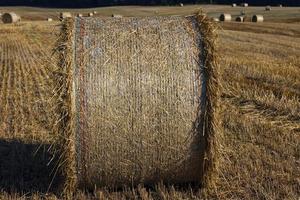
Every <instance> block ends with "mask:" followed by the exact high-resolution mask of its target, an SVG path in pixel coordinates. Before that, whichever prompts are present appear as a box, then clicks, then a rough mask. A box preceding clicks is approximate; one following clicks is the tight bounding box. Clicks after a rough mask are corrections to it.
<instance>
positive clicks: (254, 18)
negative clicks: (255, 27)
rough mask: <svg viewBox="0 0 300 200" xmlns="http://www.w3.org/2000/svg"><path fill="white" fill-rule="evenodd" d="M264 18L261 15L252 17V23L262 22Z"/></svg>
mask: <svg viewBox="0 0 300 200" xmlns="http://www.w3.org/2000/svg"><path fill="white" fill-rule="evenodd" d="M263 21H264V16H263V15H253V16H252V22H263Z"/></svg>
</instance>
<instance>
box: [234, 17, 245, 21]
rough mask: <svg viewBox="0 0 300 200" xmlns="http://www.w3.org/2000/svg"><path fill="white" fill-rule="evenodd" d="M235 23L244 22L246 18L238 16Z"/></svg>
mask: <svg viewBox="0 0 300 200" xmlns="http://www.w3.org/2000/svg"><path fill="white" fill-rule="evenodd" d="M235 21H237V22H244V16H238V17H237V18H235Z"/></svg>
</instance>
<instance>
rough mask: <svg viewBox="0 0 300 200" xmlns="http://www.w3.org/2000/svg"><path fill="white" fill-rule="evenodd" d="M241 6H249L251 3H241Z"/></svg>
mask: <svg viewBox="0 0 300 200" xmlns="http://www.w3.org/2000/svg"><path fill="white" fill-rule="evenodd" d="M241 6H242V7H248V6H249V4H248V3H241Z"/></svg>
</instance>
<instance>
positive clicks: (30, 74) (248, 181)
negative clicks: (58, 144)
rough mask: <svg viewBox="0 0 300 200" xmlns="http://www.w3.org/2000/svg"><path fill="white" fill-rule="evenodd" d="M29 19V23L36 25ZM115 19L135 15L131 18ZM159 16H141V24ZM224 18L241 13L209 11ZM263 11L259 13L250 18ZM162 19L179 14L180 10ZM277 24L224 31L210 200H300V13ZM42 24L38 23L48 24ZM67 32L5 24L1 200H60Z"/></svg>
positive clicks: (282, 14)
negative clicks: (59, 70)
mask: <svg viewBox="0 0 300 200" xmlns="http://www.w3.org/2000/svg"><path fill="white" fill-rule="evenodd" d="M3 9H5V8H1V10H3ZM26 9H28V8H26ZM26 9H24V10H25V11H23V12H24V15H25V13H27V14H26V15H25V16H30V14H28V12H26ZM110 9H112V10H113V9H119V10H117V12H119V13H122V12H123V13H126V12H128V11H127V10H128V9H130V8H128V7H124V8H108V11H107V12H109V10H110ZM149 9H150V8H144V10H143V8H142V7H140V8H139V9H138V11H137V14H136V15H147V14H149ZM153 9H154V8H153ZM164 9H165V10H164ZM176 9H182V8H176ZM195 9H198V7H195V6H194V7H192V6H189V7H187V8H186V10H184V11H182V10H179V11H178V13H179V14H184V15H185V14H188V13H189V12H190V13H191V12H192V10H195ZM222 9H223V10H224V11H228V12H235V13H238V12H239V10H236V11H233V10H232V8H228V10H226V8H224V7H220V6H216V7H213V6H212V7H209V6H204V11H207V12H208V15H209V16H215V15H216V13H217V12H219V11H220V12H221V11H222ZM256 9H257V10H256ZM258 9H259V10H258ZM261 9H262V10H263V8H249V13H251V12H263V11H260V10H261ZM19 10H21V8H19ZM133 10H134V9H133ZM158 10H159V13H161V14H162V15H167V14H173V13H176V10H175V8H170V9H167V7H166V8H164V7H162V8H159V9H158ZM47 12H48V10H47ZM49 12H51V13H52V11H49ZM53 12H54V11H53ZM76 12H77V11H76ZM112 12H115V10H114V11H112ZM141 13H142V14H141ZM107 15H109V14H107ZM125 15H126V14H125ZM267 15H268V17H267V19H269V21H268V20H267V22H264V23H261V24H254V23H250V22H247V23H243V24H240V23H235V22H231V23H224V24H219V25H218V26H219V30H218V35H219V39H218V54H219V56H220V58H219V71H220V75H221V84H222V98H221V100H220V103H221V108H222V127H223V133H222V134H223V141H222V145H221V153H222V155H221V158H220V159H219V166H220V170H219V172H218V173H217V174H216V179H217V184H216V187H215V190H214V191H213V193H212V194H211V196H209V199H295V200H296V199H299V197H300V23H299V21H300V16H299V15H300V11H299V8H282V10H277V11H275V12H273V11H272V12H271V13H268V14H267ZM33 16H35V20H38V19H40V18H39V17H41V16H43V14H42V13H41V12H40V13H38V12H37V11H36V13H34V14H33ZM30 20H32V19H30ZM59 28H60V24H59V22H45V21H25V22H22V23H20V24H18V25H3V24H0V191H1V192H0V199H19V198H23V199H25V198H31V199H57V198H59V194H58V193H59V182H60V181H59V177H58V178H55V179H52V177H53V175H55V174H56V172H55V171H52V169H53V165H55V158H54V159H52V157H51V154H50V153H49V149H51V144H52V142H53V139H54V138H55V136H54V135H53V125H54V124H55V121H56V120H57V118H56V116H55V112H54V105H53V104H52V103H51V102H52V101H51V99H52V94H53V93H54V92H55V91H53V90H54V88H55V87H54V86H55V83H54V82H53V81H52V79H51V76H52V71H53V70H54V69H55V67H56V62H57V59H56V55H55V54H52V50H53V48H54V47H55V43H56V39H57V36H58V34H59ZM50 161H51V162H50ZM49 186H51V187H49ZM76 198H77V199H105V198H108V199H200V198H201V194H200V193H199V192H198V191H195V190H192V189H190V188H174V187H165V186H162V185H158V186H157V187H155V188H144V187H142V186H141V187H138V188H134V189H125V190H124V191H115V192H113V191H106V190H105V189H97V190H96V191H95V192H92V193H84V192H78V194H77V196H76Z"/></svg>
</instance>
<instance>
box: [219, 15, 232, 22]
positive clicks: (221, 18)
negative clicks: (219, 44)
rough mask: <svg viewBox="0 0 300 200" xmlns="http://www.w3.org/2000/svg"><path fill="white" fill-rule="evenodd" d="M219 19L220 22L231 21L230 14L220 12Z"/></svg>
mask: <svg viewBox="0 0 300 200" xmlns="http://www.w3.org/2000/svg"><path fill="white" fill-rule="evenodd" d="M220 21H222V22H229V21H231V14H226V13H223V14H221V15H220Z"/></svg>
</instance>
